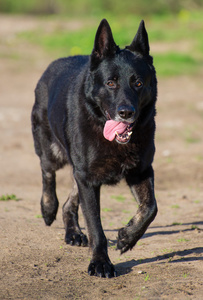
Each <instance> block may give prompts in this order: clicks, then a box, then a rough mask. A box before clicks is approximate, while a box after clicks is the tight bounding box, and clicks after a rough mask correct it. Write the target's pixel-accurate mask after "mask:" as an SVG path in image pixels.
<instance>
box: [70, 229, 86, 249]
mask: <svg viewBox="0 0 203 300" xmlns="http://www.w3.org/2000/svg"><path fill="white" fill-rule="evenodd" d="M65 242H66V244H69V245H71V246H79V247H80V246H82V247H87V245H88V239H87V237H86V235H85V234H83V233H82V232H81V233H80V234H76V233H74V234H73V233H72V234H71V233H66V235H65Z"/></svg>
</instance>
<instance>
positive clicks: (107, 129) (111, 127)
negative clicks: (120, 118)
mask: <svg viewBox="0 0 203 300" xmlns="http://www.w3.org/2000/svg"><path fill="white" fill-rule="evenodd" d="M127 126H128V124H125V123H122V122H116V121H113V120H108V121H106V124H105V125H104V131H103V134H104V137H105V139H107V140H109V141H113V140H114V138H115V135H116V132H117V133H118V134H122V133H123V132H124V131H125V130H126V128H127Z"/></svg>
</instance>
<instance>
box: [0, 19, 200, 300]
mask: <svg viewBox="0 0 203 300" xmlns="http://www.w3.org/2000/svg"><path fill="white" fill-rule="evenodd" d="M36 24H37V21H36V20H34V19H27V18H26V19H24V18H21V17H18V18H15V17H13V18H10V17H9V18H8V17H5V16H0V54H1V55H0V74H1V80H0V137H1V146H0V167H1V172H0V196H1V195H3V194H4V195H5V194H15V195H16V196H17V198H19V201H12V200H10V201H0V247H1V251H0V270H1V271H0V299H199V300H200V299H202V298H203V280H202V278H203V263H202V260H203V86H202V76H200V77H198V76H196V77H191V78H189V77H180V78H172V79H160V80H159V96H158V103H157V118H156V120H157V132H156V148H157V151H156V157H155V162H154V169H155V176H156V197H157V202H158V208H159V212H158V215H157V217H156V219H155V221H154V222H153V223H152V224H151V226H150V227H149V229H148V230H147V232H146V234H145V235H144V236H143V238H142V239H141V240H140V241H139V242H138V244H137V245H136V246H135V247H134V249H133V250H132V251H129V252H127V253H125V254H124V255H120V253H119V251H116V249H115V245H116V238H117V229H118V228H120V227H122V226H123V224H125V223H126V222H127V221H128V220H129V219H130V218H131V217H132V216H133V214H134V212H135V210H136V203H135V201H134V200H133V197H132V195H131V193H130V191H129V189H128V188H127V186H126V185H125V183H124V182H121V184H119V185H118V186H116V187H106V186H104V187H103V189H102V195H101V206H102V222H103V227H104V229H105V234H106V236H107V238H108V241H109V255H110V258H111V260H112V262H113V263H114V264H115V268H116V270H117V271H118V277H117V278H113V279H100V278H96V277H90V276H88V274H87V266H88V263H89V260H90V257H91V255H90V253H89V251H88V248H80V247H71V246H69V245H66V244H65V243H64V227H63V222H62V216H61V207H62V204H63V203H64V202H65V200H66V198H67V195H68V193H69V192H70V188H71V177H70V169H69V168H65V169H64V170H62V171H59V172H58V177H57V192H58V197H59V199H60V208H59V213H58V216H57V220H56V221H55V222H54V223H53V225H52V226H51V227H46V226H45V225H44V221H43V219H42V218H40V214H41V212H40V205H39V201H40V197H41V174H40V167H39V161H38V158H37V156H36V155H35V153H34V148H33V141H32V136H31V126H30V112H31V107H32V105H33V101H34V95H33V90H34V88H35V85H36V82H37V80H38V79H39V77H40V76H41V73H42V72H43V70H44V69H45V67H46V66H47V64H48V63H49V62H50V58H49V57H47V56H46V55H45V54H44V53H43V52H42V51H41V50H40V49H37V47H36V48H35V47H31V46H30V45H24V44H21V43H19V42H18V41H17V40H16V39H15V34H16V32H20V31H22V30H24V29H25V28H31V29H32V28H33V26H36ZM155 46H156V45H154V47H155ZM152 51H153V45H152ZM14 54H15V55H14ZM16 55H17V56H18V57H17V58H16ZM80 220H81V224H82V227H83V226H84V222H83V217H82V215H81V212H80ZM84 231H85V229H84Z"/></svg>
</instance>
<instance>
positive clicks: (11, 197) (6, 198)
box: [0, 194, 20, 201]
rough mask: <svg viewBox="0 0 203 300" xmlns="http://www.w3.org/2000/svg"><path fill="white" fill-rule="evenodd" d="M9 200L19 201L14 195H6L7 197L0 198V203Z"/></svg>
mask: <svg viewBox="0 0 203 300" xmlns="http://www.w3.org/2000/svg"><path fill="white" fill-rule="evenodd" d="M9 200H13V201H19V200H20V199H19V198H17V196H16V195H14V194H10V195H8V194H7V195H2V196H0V201H9Z"/></svg>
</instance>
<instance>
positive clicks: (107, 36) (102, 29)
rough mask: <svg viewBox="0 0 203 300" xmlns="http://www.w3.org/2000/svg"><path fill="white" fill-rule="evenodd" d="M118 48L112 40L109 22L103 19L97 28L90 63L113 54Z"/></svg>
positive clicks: (97, 61)
mask: <svg viewBox="0 0 203 300" xmlns="http://www.w3.org/2000/svg"><path fill="white" fill-rule="evenodd" d="M117 49H118V46H116V43H115V42H114V39H113V35H112V31H111V28H110V26H109V23H108V22H107V20H106V19H103V20H102V21H101V23H100V25H99V27H98V29H97V33H96V37H95V41H94V48H93V51H92V54H91V62H92V64H95V63H96V64H97V63H99V62H100V61H101V60H102V59H104V58H106V57H109V56H113V55H114V54H115V53H116V51H117Z"/></svg>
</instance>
